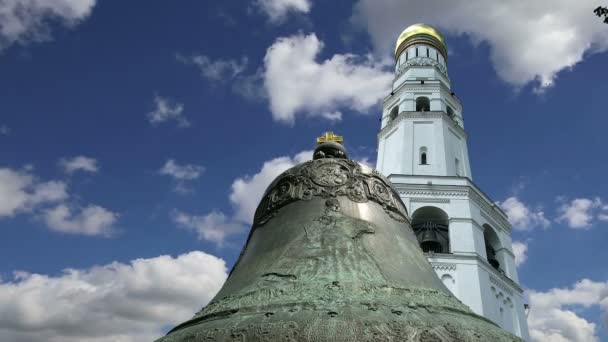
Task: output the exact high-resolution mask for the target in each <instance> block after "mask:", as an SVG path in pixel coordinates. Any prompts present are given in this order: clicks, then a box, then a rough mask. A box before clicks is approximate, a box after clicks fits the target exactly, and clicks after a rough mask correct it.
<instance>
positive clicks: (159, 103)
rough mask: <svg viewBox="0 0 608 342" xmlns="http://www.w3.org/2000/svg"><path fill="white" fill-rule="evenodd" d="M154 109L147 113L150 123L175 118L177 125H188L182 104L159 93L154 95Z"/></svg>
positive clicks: (154, 123) (156, 123)
mask: <svg viewBox="0 0 608 342" xmlns="http://www.w3.org/2000/svg"><path fill="white" fill-rule="evenodd" d="M154 104H155V109H154V110H153V111H151V112H149V113H148V121H149V122H150V124H152V125H158V124H160V123H163V122H166V121H170V120H175V122H176V123H177V126H178V127H190V121H188V119H187V118H186V117H185V116H184V114H183V112H184V105H183V104H181V103H178V102H175V101H173V100H171V99H169V98H166V97H162V96H159V95H155V96H154Z"/></svg>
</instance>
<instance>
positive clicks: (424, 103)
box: [416, 96, 431, 112]
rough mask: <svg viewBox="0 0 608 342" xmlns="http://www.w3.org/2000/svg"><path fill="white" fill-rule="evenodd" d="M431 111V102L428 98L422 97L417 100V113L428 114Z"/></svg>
mask: <svg viewBox="0 0 608 342" xmlns="http://www.w3.org/2000/svg"><path fill="white" fill-rule="evenodd" d="M430 110H431V101H430V100H429V98H428V97H426V96H420V97H418V98H416V111H417V112H428V111H430Z"/></svg>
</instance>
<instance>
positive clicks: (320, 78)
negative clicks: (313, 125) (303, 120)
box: [264, 34, 393, 123]
mask: <svg viewBox="0 0 608 342" xmlns="http://www.w3.org/2000/svg"><path fill="white" fill-rule="evenodd" d="M322 48H323V43H322V42H321V41H319V39H318V38H317V36H316V35H315V34H309V35H307V36H304V35H301V34H298V35H294V36H291V37H283V38H279V39H277V40H276V41H275V43H274V44H273V45H272V46H270V48H268V50H267V51H266V56H265V57H264V64H265V70H264V86H265V88H266V92H267V94H268V97H269V101H270V110H271V112H272V115H273V118H274V119H275V120H277V121H282V122H286V123H293V122H294V121H295V116H296V114H298V113H305V114H307V115H308V116H321V117H325V118H326V119H330V120H336V119H337V118H339V117H341V116H339V115H338V114H336V113H338V109H339V108H347V109H351V110H355V111H358V112H365V111H368V110H369V109H370V108H372V107H373V106H374V105H376V104H377V103H378V102H379V101H380V100H381V99H382V98H383V97H384V96H386V94H387V93H388V91H389V89H390V82H391V81H392V79H393V73H392V72H390V71H385V70H384V67H383V65H381V64H379V63H376V62H374V61H373V60H372V59H371V57H370V56H367V57H365V58H363V57H358V56H355V55H350V54H344V55H340V54H336V55H334V56H333V57H331V58H330V59H327V60H324V61H317V60H316V59H317V57H318V55H319V53H320V52H321V50H322ZM328 113H329V114H328Z"/></svg>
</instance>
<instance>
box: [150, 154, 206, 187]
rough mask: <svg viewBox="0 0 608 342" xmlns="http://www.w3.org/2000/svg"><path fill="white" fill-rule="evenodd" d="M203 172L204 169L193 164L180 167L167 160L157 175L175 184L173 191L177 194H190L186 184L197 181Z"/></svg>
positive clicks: (171, 160) (173, 161)
mask: <svg viewBox="0 0 608 342" xmlns="http://www.w3.org/2000/svg"><path fill="white" fill-rule="evenodd" d="M204 171H205V168H204V167H202V166H200V165H195V164H183V165H180V164H178V163H176V162H175V160H173V159H168V160H167V161H166V162H165V165H163V167H162V168H161V169H160V170H159V171H158V173H159V174H161V175H165V176H169V177H171V178H172V179H173V181H174V182H175V186H174V188H173V190H175V191H176V192H178V193H190V192H192V191H193V190H192V188H190V186H189V184H188V182H189V181H193V180H196V179H198V178H199V177H200V176H201V174H202V173H203V172H204Z"/></svg>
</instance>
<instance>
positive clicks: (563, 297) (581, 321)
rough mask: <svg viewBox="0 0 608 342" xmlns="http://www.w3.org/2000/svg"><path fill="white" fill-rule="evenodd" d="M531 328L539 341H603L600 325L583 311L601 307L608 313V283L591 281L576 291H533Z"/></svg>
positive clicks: (531, 332)
mask: <svg viewBox="0 0 608 342" xmlns="http://www.w3.org/2000/svg"><path fill="white" fill-rule="evenodd" d="M528 294H529V299H530V315H529V316H528V325H529V328H530V336H531V337H532V340H533V341H535V342H562V341H563V342H596V341H598V342H599V338H598V336H597V331H596V327H597V326H596V324H595V323H593V322H590V321H588V320H587V319H585V318H583V317H581V316H579V315H578V314H577V313H578V312H580V309H581V308H582V309H586V308H591V307H593V306H598V307H599V308H600V309H601V310H603V311H604V313H606V312H607V311H608V282H594V281H591V280H589V279H583V280H580V281H578V282H577V283H576V284H574V286H573V287H572V288H554V289H551V290H548V291H546V292H539V291H534V290H531V291H529V292H528Z"/></svg>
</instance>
